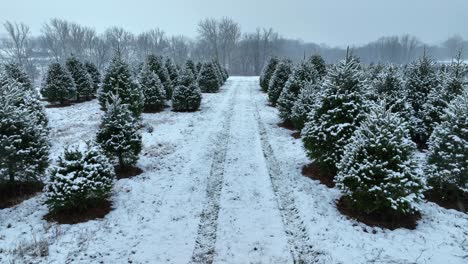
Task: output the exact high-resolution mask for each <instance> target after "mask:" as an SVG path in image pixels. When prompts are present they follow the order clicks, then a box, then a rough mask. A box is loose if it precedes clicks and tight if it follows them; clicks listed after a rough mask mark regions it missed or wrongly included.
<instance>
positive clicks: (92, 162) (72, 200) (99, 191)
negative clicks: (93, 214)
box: [45, 146, 115, 212]
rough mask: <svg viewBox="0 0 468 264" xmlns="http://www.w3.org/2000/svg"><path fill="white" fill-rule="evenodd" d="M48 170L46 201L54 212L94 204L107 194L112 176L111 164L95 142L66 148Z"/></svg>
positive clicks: (79, 209)
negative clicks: (79, 148) (86, 146)
mask: <svg viewBox="0 0 468 264" xmlns="http://www.w3.org/2000/svg"><path fill="white" fill-rule="evenodd" d="M49 174H50V180H49V182H48V183H47V185H46V187H45V197H46V201H45V203H46V204H47V205H48V206H49V208H50V210H51V211H53V212H57V211H62V210H78V211H82V210H86V209H88V208H90V207H93V206H95V205H96V204H97V203H99V202H101V201H103V200H105V199H107V198H108V197H109V196H110V194H111V191H112V186H113V183H114V179H115V172H114V168H113V166H112V164H111V163H110V161H109V159H108V158H107V157H106V156H105V155H104V154H103V152H102V150H101V149H100V148H99V147H96V146H90V147H88V148H87V149H86V150H85V151H84V152H81V151H79V150H78V149H68V150H65V153H64V156H63V157H60V159H59V161H58V165H57V166H56V167H55V168H53V169H51V170H50V173H49Z"/></svg>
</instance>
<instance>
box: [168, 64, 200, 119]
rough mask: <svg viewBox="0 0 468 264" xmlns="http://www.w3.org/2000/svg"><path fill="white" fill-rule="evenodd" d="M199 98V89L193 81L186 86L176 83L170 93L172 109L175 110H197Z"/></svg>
mask: <svg viewBox="0 0 468 264" xmlns="http://www.w3.org/2000/svg"><path fill="white" fill-rule="evenodd" d="M188 74H190V73H188ZM201 99H202V93H201V90H200V88H199V87H198V86H197V84H196V83H195V82H194V83H192V84H190V85H188V86H185V85H178V86H176V88H175V89H174V94H173V95H172V110H173V111H177V112H191V111H197V110H198V109H199V108H200V103H201Z"/></svg>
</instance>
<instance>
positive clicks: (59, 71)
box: [41, 63, 76, 105]
mask: <svg viewBox="0 0 468 264" xmlns="http://www.w3.org/2000/svg"><path fill="white" fill-rule="evenodd" d="M75 91H76V90H75V84H74V82H73V79H72V77H71V76H70V74H69V73H68V71H67V70H66V69H65V68H64V67H62V65H60V64H59V63H52V64H50V65H49V69H48V70H47V74H46V76H45V78H44V81H43V85H42V88H41V94H42V96H44V97H45V98H47V101H49V102H51V103H55V102H59V103H60V104H61V105H63V104H65V103H66V102H67V101H68V99H70V98H72V97H73V96H74V95H75Z"/></svg>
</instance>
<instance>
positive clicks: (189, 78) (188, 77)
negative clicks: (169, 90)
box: [175, 68, 196, 86]
mask: <svg viewBox="0 0 468 264" xmlns="http://www.w3.org/2000/svg"><path fill="white" fill-rule="evenodd" d="M175 83H176V85H183V86H190V85H192V84H195V83H196V79H195V76H194V75H193V74H192V71H191V70H190V69H187V68H185V69H183V70H181V71H180V74H179V77H178V78H177V80H176V81H175Z"/></svg>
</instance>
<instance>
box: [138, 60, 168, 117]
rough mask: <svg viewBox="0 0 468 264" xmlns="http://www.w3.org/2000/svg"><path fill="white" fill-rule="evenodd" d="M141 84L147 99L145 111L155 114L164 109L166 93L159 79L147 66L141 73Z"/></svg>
mask: <svg viewBox="0 0 468 264" xmlns="http://www.w3.org/2000/svg"><path fill="white" fill-rule="evenodd" d="M139 82H140V88H141V90H142V91H143V96H144V98H145V106H144V109H145V111H146V112H155V111H161V110H162V109H164V105H165V101H166V91H165V90H164V86H163V85H162V83H161V81H160V80H159V77H158V76H157V75H156V74H155V73H154V72H153V71H152V70H150V68H149V67H148V65H146V64H145V66H144V67H143V69H142V71H141V73H140V78H139Z"/></svg>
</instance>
